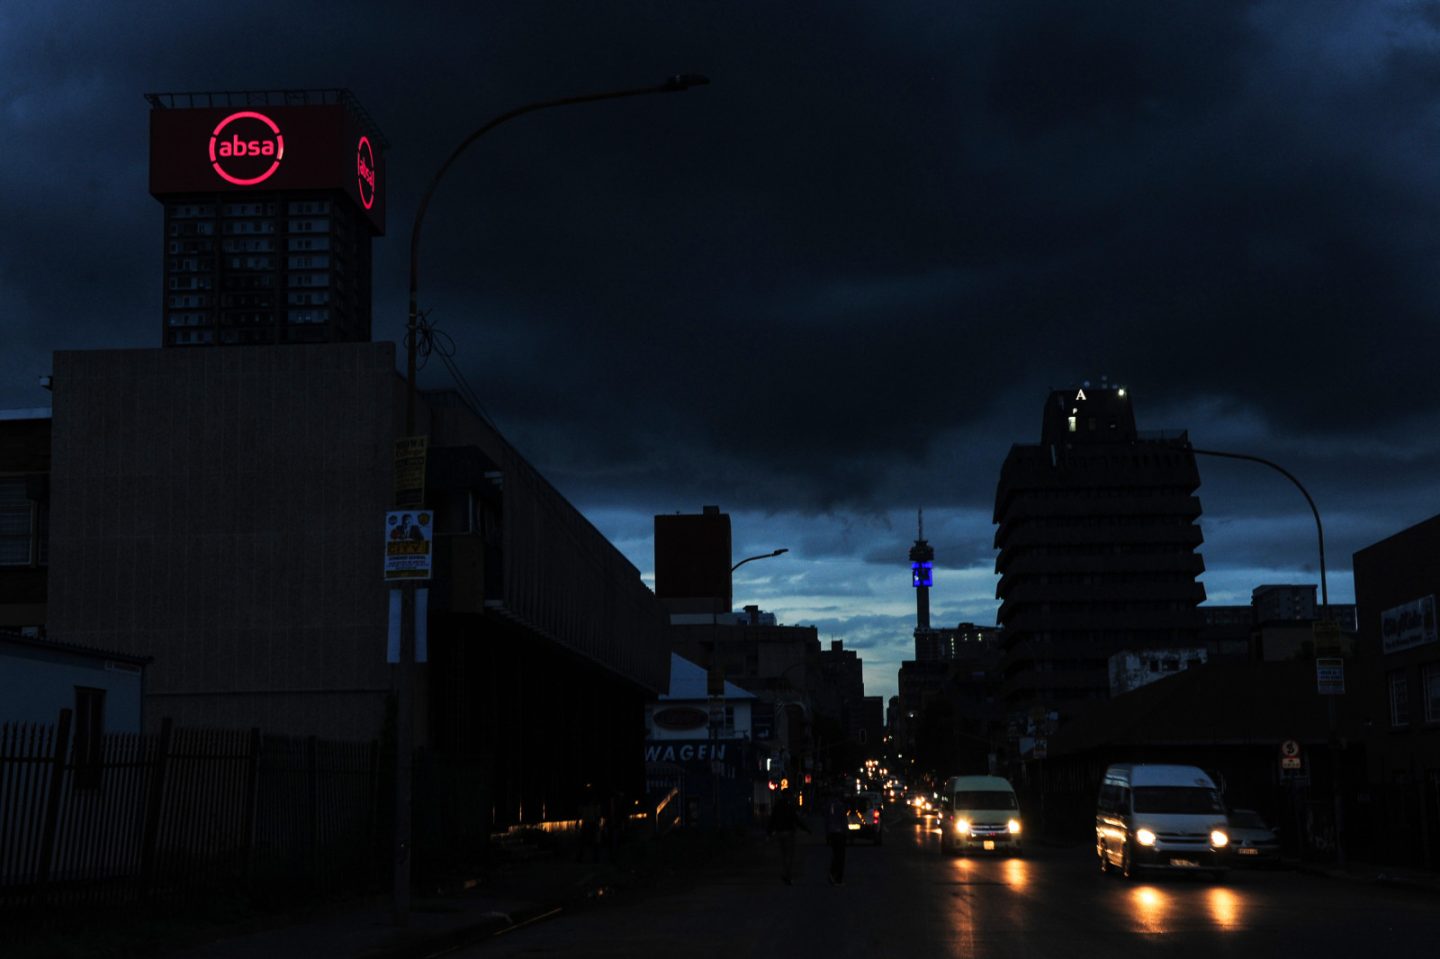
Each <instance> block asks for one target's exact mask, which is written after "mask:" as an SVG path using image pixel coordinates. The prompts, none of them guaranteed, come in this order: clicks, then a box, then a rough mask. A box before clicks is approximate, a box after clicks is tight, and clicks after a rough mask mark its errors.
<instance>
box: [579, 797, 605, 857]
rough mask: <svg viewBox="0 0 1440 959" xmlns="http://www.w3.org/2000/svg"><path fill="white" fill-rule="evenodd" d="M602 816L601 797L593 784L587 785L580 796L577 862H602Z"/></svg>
mask: <svg viewBox="0 0 1440 959" xmlns="http://www.w3.org/2000/svg"><path fill="white" fill-rule="evenodd" d="M602 816H603V813H602V812H601V809H600V797H599V795H597V794H596V792H595V786H594V785H593V784H592V783H586V784H585V790H584V792H582V793H581V794H580V836H579V846H578V848H577V849H576V850H575V861H576V862H584V861H585V860H586V859H592V860H594V861H595V862H599V861H600V820H601V818H602Z"/></svg>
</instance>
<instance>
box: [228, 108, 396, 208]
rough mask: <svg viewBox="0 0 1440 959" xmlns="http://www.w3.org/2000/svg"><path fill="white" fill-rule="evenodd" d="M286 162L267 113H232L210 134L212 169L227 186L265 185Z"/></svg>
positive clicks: (281, 140)
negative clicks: (281, 164) (230, 184)
mask: <svg viewBox="0 0 1440 959" xmlns="http://www.w3.org/2000/svg"><path fill="white" fill-rule="evenodd" d="M284 158H285V138H284V137H283V136H281V135H280V127H279V125H278V124H277V123H276V122H275V121H274V120H272V119H270V118H269V117H267V116H266V115H265V114H263V113H256V112H255V111H253V110H241V111H240V112H238V113H232V114H230V115H229V116H227V117H226V118H225V119H223V120H221V121H220V122H219V123H218V124H216V126H215V129H214V131H212V132H211V134H210V165H211V166H212V167H214V168H215V172H216V173H217V174H219V176H220V178H221V179H222V180H224V181H225V182H226V183H233V184H235V185H236V186H254V185H255V184H257V183H264V182H265V181H266V180H268V179H270V177H271V176H273V175H274V173H275V171H276V170H278V169H280V161H281V160H283V159H284ZM367 206H368V204H367Z"/></svg>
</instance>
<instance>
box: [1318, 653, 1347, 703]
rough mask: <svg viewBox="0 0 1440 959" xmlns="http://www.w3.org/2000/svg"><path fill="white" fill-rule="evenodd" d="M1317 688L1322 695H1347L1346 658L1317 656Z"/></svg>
mask: <svg viewBox="0 0 1440 959" xmlns="http://www.w3.org/2000/svg"><path fill="white" fill-rule="evenodd" d="M1315 688H1316V692H1318V693H1319V694H1320V695H1321V696H1343V695H1345V660H1343V659H1339V658H1330V657H1324V658H1317V659H1316V660H1315Z"/></svg>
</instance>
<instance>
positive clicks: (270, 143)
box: [210, 110, 285, 186]
mask: <svg viewBox="0 0 1440 959" xmlns="http://www.w3.org/2000/svg"><path fill="white" fill-rule="evenodd" d="M284 156H285V138H284V137H282V136H281V135H280V127H279V126H277V125H276V124H275V121H274V120H272V119H270V118H269V117H267V116H266V115H265V114H263V113H255V112H254V111H253V110H242V111H241V112H239V113H232V114H230V115H229V116H228V117H226V118H225V119H223V120H221V121H220V123H219V124H218V125H217V126H216V127H215V131H214V132H213V133H211V134H210V165H211V166H213V167H214V168H215V172H216V173H218V174H220V179H222V180H224V181H225V182H227V183H233V184H235V185H236V186H254V185H255V184H257V183H263V182H264V181H266V180H268V179H270V176H271V175H272V174H273V173H274V172H275V171H276V170H278V169H279V168H280V160H281V158H283V157H284Z"/></svg>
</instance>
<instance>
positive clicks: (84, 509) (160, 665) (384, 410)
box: [49, 343, 669, 824]
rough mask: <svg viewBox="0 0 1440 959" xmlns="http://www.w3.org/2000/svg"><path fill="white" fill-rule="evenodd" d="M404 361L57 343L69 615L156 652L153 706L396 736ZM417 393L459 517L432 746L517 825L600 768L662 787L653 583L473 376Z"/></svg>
mask: <svg viewBox="0 0 1440 959" xmlns="http://www.w3.org/2000/svg"><path fill="white" fill-rule="evenodd" d="M395 359H396V357H395V348H394V345H393V344H390V343H333V344H318V345H301V344H294V345H289V346H269V347H263V346H262V347H244V346H236V347H232V348H229V349H215V350H175V349H153V350H112V351H85V352H60V353H57V354H56V355H55V367H54V377H55V378H54V383H55V385H54V396H55V414H54V431H53V439H54V449H53V471H52V482H51V490H52V498H51V499H52V517H53V530H52V536H51V544H52V546H51V563H50V584H49V588H50V595H51V603H50V629H51V634H52V636H53V638H54V639H56V640H59V641H61V642H66V643H73V644H77V645H84V646H95V647H100V648H105V649H114V650H117V651H120V652H124V653H127V654H132V655H143V656H150V657H153V659H154V663H153V666H152V667H151V668H150V671H149V676H148V685H147V690H146V700H147V709H146V723H147V725H149V726H153V725H154V724H155V723H158V722H159V721H160V719H161V718H163V717H167V716H168V717H171V718H173V719H174V721H175V722H176V724H177V725H181V726H225V727H250V726H259V727H262V728H264V729H275V730H284V731H285V732H286V733H288V734H292V735H295V734H301V735H303V734H309V735H316V736H320V737H322V738H333V739H350V740H354V739H371V738H383V737H384V736H385V735H386V734H387V730H388V729H389V728H390V723H391V722H392V720H391V718H390V716H391V713H392V711H393V708H394V707H393V696H394V690H395V686H394V683H395V678H394V676H393V675H392V672H393V671H394V669H395V667H393V666H391V665H389V664H388V663H387V656H386V650H387V626H388V615H387V613H388V599H389V590H388V589H387V587H386V584H385V583H384V582H383V579H382V569H383V561H384V544H385V537H384V529H385V514H386V512H387V510H389V509H391V508H392V506H391V504H392V503H393V500H394V489H395V478H394V459H395V455H394V450H395V441H396V440H397V438H398V437H399V436H400V434H401V432H402V428H403V410H404V383H403V381H402V380H401V378H400V377H399V376H398V375H397V373H396V372H395ZM419 406H420V411H419V429H420V431H421V432H422V433H424V434H426V435H428V436H429V444H430V459H429V467H430V470H429V475H428V477H427V479H428V482H427V487H428V489H427V496H428V497H429V499H430V500H431V502H432V503H433V504H434V507H435V508H434V515H435V528H436V533H435V537H434V554H435V572H434V578H433V580H432V581H431V583H430V590H429V594H428V598H429V603H428V607H427V609H428V614H429V615H428V621H429V631H428V635H429V662H428V663H427V664H422V665H420V666H419V667H418V668H417V688H416V704H417V713H416V715H417V721H416V735H417V743H418V745H419V746H420V747H421V748H422V749H424V750H428V751H429V752H430V753H431V754H433V755H435V756H444V757H445V758H446V762H447V763H449V764H451V766H456V765H459V766H464V767H465V768H468V769H471V770H473V775H472V776H471V777H470V780H471V781H472V782H478V783H483V790H484V796H483V798H477V799H476V803H479V802H482V801H483V802H484V803H486V804H487V805H488V807H489V810H490V816H491V819H492V820H493V823H494V824H503V823H514V822H518V821H533V820H536V819H539V818H543V817H546V816H550V817H554V816H556V815H563V814H564V812H565V808H564V807H565V806H566V805H567V804H569V803H573V802H574V801H575V800H576V798H577V797H578V791H579V786H580V785H581V784H583V783H584V782H586V781H596V782H599V783H602V784H604V785H606V786H607V787H608V786H610V785H611V784H612V781H613V784H614V785H615V786H616V787H617V788H623V789H624V790H625V791H626V792H628V793H630V794H638V793H639V792H640V791H642V790H643V788H644V786H643V775H644V769H643V756H642V750H641V743H642V741H643V735H644V727H643V705H644V702H645V701H646V700H647V699H650V698H653V697H654V696H656V695H658V694H659V693H661V692H663V691H664V690H665V688H666V686H667V682H668V669H669V656H668V651H667V650H666V649H665V646H664V640H663V635H662V632H661V617H660V611H659V607H658V605H657V604H656V601H655V598H654V596H653V594H652V593H651V592H650V591H649V590H648V589H647V588H646V587H645V585H644V584H643V583H642V582H641V579H640V574H639V571H638V570H637V569H636V568H635V567H634V566H633V565H632V564H630V563H629V562H628V561H627V560H625V559H624V557H623V555H622V554H620V552H619V551H618V550H616V549H615V548H614V547H613V546H612V545H611V544H610V543H609V542H607V541H606V540H605V539H604V537H603V536H601V534H600V533H599V532H598V531H597V530H595V528H594V527H593V526H592V525H591V524H590V523H589V522H588V521H586V520H585V518H584V517H583V516H581V515H580V514H579V513H578V512H577V511H576V510H575V509H574V507H573V506H571V505H570V504H569V503H568V502H566V501H565V500H564V498H563V497H561V496H560V495H559V493H557V492H556V491H555V490H554V488H553V487H551V486H550V485H549V484H548V483H547V482H546V481H545V480H544V478H543V477H541V476H540V474H539V473H538V472H537V471H536V470H535V469H534V468H533V467H532V466H530V465H529V463H527V462H526V461H525V460H524V458H523V457H522V456H521V455H520V454H519V453H518V452H517V451H516V450H515V449H514V448H513V447H512V446H511V445H510V444H509V443H508V442H507V441H506V440H505V439H504V438H503V437H502V436H501V435H500V434H499V433H498V432H496V431H495V430H494V428H493V427H491V426H490V425H489V424H488V423H486V422H485V421H484V420H483V419H482V418H481V417H480V416H478V415H477V414H475V413H474V412H473V411H471V410H470V409H469V408H468V407H466V406H465V404H464V403H463V402H461V401H460V400H459V398H458V397H457V396H456V395H455V394H450V393H443V392H440V393H429V394H423V395H422V397H421V403H420V404H419ZM577 716H582V717H584V719H583V722H576V721H575V717H577Z"/></svg>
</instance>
